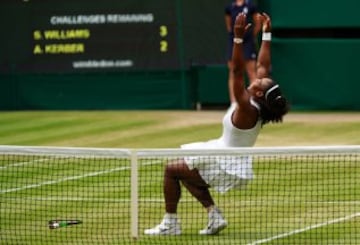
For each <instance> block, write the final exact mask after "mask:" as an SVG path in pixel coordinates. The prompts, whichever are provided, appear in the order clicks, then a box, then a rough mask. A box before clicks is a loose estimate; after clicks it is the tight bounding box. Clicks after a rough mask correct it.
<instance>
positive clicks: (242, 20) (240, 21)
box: [234, 13, 251, 38]
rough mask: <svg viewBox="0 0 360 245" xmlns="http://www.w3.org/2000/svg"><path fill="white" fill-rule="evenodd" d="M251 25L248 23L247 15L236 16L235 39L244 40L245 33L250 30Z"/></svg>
mask: <svg viewBox="0 0 360 245" xmlns="http://www.w3.org/2000/svg"><path fill="white" fill-rule="evenodd" d="M250 26H251V24H250V23H247V22H246V14H244V13H240V14H238V16H236V19H235V25H234V34H235V37H238V38H243V36H244V34H245V32H246V31H247V30H248V29H249V28H250Z"/></svg>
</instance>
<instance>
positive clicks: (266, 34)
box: [262, 32, 271, 41]
mask: <svg viewBox="0 0 360 245" xmlns="http://www.w3.org/2000/svg"><path fill="white" fill-rule="evenodd" d="M262 40H263V41H271V32H263V34H262Z"/></svg>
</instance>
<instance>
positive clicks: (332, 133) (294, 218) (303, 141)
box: [0, 111, 360, 245]
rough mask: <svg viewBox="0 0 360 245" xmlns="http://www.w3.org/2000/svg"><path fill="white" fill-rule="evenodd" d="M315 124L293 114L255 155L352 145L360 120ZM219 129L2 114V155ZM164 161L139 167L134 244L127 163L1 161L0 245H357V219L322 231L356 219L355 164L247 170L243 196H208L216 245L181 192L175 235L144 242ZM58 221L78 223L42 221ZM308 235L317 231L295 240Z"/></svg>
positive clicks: (187, 123)
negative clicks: (218, 223)
mask: <svg viewBox="0 0 360 245" xmlns="http://www.w3.org/2000/svg"><path fill="white" fill-rule="evenodd" d="M355 114H356V113H355ZM299 116H300V117H301V119H299ZM313 116H314V114H310V116H309V120H308V119H306V118H307V116H305V117H303V115H301V113H300V114H293V115H290V116H289V120H288V121H286V120H285V122H284V123H283V124H276V125H267V126H265V127H264V129H263V131H262V133H261V134H260V136H259V140H258V142H257V146H275V145H285V146H288V145H322V144H325V145H338V144H347V145H350V144H360V135H359V130H358V129H359V128H360V120H357V119H356V118H358V117H355V120H353V119H351V120H348V119H346V120H345V119H344V118H343V116H344V117H345V116H347V114H344V115H340V116H341V120H331V121H329V120H323V119H319V120H313ZM325 116H327V117H329V115H328V114H326V115H325ZM338 116H339V115H338V114H336V117H337V118H338ZM352 116H353V115H352ZM221 117H222V112H176V111H175V112H174V111H172V112H170V111H157V112H152V111H104V112H100V111H79V112H71V111H69V112H1V113H0V145H35V146H81V147H115V148H172V147H176V148H177V147H178V146H179V145H180V144H183V143H188V142H191V141H198V140H207V139H211V138H215V137H219V135H220V133H221V125H220V120H221ZM304 118H305V119H304ZM330 118H335V114H334V117H332V115H330ZM165 160H166V159H144V160H142V161H141V165H140V167H139V175H140V176H139V178H140V180H141V182H140V186H139V197H140V203H139V211H140V212H139V234H140V236H139V239H138V240H137V241H136V242H135V241H133V240H132V239H131V238H130V235H129V234H130V215H129V213H130V207H131V204H130V189H131V185H130V170H129V165H130V162H129V160H128V159H106V160H105V159H95V158H82V157H78V158H64V157H62V158H57V159H56V161H54V158H53V157H49V156H9V155H3V156H0V181H1V187H0V190H1V191H3V190H12V191H9V192H6V193H0V198H1V200H0V201H1V207H0V216H1V218H0V228H1V229H0V235H1V241H0V244H64V243H65V244H224V245H225V244H248V243H252V242H255V241H259V240H262V239H269V241H268V242H267V243H266V244H357V243H360V235H359V232H358V230H360V222H359V219H360V217H359V216H356V217H353V218H349V219H345V220H344V221H341V222H335V223H334V224H330V223H329V224H327V223H326V222H329V221H333V220H336V219H338V218H344V217H347V216H349V215H352V214H357V213H358V212H359V210H360V171H359V156H357V157H354V158H345V159H344V158H341V159H339V158H328V157H325V158H321V157H317V158H310V159H306V158H293V159H291V162H290V159H284V158H281V159H273V158H269V159H258V160H255V162H254V172H255V175H256V179H255V180H254V181H252V182H251V184H250V185H249V186H248V188H247V189H246V190H244V191H239V190H231V191H229V192H228V193H226V194H225V195H222V194H218V193H216V192H214V193H213V195H214V199H215V201H216V203H217V204H218V205H219V206H220V207H221V208H222V209H223V211H224V214H225V216H226V218H227V220H228V221H229V227H228V228H227V229H225V230H224V231H223V232H222V233H221V234H220V235H218V236H210V237H202V236H199V235H197V232H198V230H199V229H202V228H203V226H204V225H205V224H206V222H207V220H206V213H205V211H204V210H203V208H202V207H201V206H200V204H199V203H198V202H196V201H195V200H194V198H193V197H191V196H190V194H189V193H188V192H187V191H186V190H185V189H184V190H183V195H182V199H181V202H180V205H179V215H180V217H181V220H182V230H183V235H181V236H177V237H148V236H144V235H143V234H142V231H143V229H146V228H149V227H151V226H153V225H156V224H157V223H158V222H159V221H160V219H161V218H162V215H163V212H164V211H163V210H164V203H163V195H162V174H163V168H164V164H165V163H166V161H165ZM16 163H20V165H19V166H17V165H11V164H16ZM149 163H152V164H149ZM94 173H95V174H94ZM69 177H78V178H74V179H68V178H69ZM51 181H53V182H51ZM32 185H33V186H32ZM22 187H28V188H23V189H21V188H22ZM15 188H20V189H18V190H17V189H15ZM57 218H59V219H60V218H64V219H66V218H67V219H72V218H73V219H80V220H82V221H83V222H84V223H83V224H81V225H77V226H71V227H66V228H61V229H56V230H50V229H49V228H48V227H47V221H48V220H50V219H57ZM316 224H322V225H321V226H319V227H317V228H311V229H307V230H305V231H301V229H304V228H309V227H311V226H313V225H316ZM296 231H301V232H296ZM291 232H293V234H292V233H291ZM281 234H285V235H284V237H282V238H278V239H274V237H275V236H277V235H281Z"/></svg>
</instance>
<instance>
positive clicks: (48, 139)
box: [0, 111, 360, 148]
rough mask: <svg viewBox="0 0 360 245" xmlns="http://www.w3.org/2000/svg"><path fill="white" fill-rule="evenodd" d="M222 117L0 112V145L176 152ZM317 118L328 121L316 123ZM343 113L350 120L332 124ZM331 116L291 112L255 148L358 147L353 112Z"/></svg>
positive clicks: (359, 124)
mask: <svg viewBox="0 0 360 245" xmlns="http://www.w3.org/2000/svg"><path fill="white" fill-rule="evenodd" d="M222 115H223V112H222V111H214V112H196V111H65V112H62V111H39V112H1V113H0V145H40V146H45V145H46V146H81V147H117V148H173V147H176V148H177V147H179V145H181V144H184V143H188V142H192V141H203V140H208V139H211V138H216V137H219V136H220V134H221V118H222ZM299 115H300V116H301V118H302V119H301V120H297V118H298V117H299ZM322 115H323V116H324V117H325V119H326V118H329V119H328V120H321V116H322ZM349 115H350V116H353V117H354V115H355V119H354V120H351V119H350V120H334V118H335V119H336V118H340V119H346V117H349ZM314 116H316V118H315V119H314ZM304 118H305V120H304ZM306 118H308V119H306ZM334 118H333V117H332V114H331V113H330V114H325V113H311V114H304V113H292V114H290V115H288V116H287V117H285V121H284V123H281V124H269V125H266V126H265V127H264V128H263V130H262V132H261V133H260V136H259V138H258V141H257V143H256V145H257V146H273V145H279V146H280V145H335V144H345V145H349V144H360V130H359V128H360V117H359V113H343V114H339V113H337V114H334ZM319 119H320V120H319Z"/></svg>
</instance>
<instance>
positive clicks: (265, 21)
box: [261, 13, 271, 32]
mask: <svg viewBox="0 0 360 245" xmlns="http://www.w3.org/2000/svg"><path fill="white" fill-rule="evenodd" d="M261 23H262V31H263V32H271V19H270V16H269V15H268V14H266V13H262V14H261Z"/></svg>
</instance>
